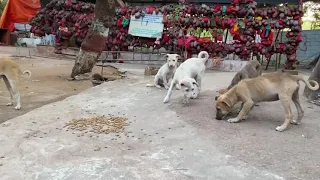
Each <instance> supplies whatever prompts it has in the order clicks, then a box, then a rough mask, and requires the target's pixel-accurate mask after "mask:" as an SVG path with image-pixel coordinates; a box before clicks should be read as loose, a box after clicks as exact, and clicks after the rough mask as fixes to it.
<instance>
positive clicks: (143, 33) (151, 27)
mask: <svg viewBox="0 0 320 180" xmlns="http://www.w3.org/2000/svg"><path fill="white" fill-rule="evenodd" d="M162 19H163V15H162V14H158V15H155V14H146V15H145V16H144V17H140V18H138V19H136V18H135V16H131V18H130V25H129V34H131V35H132V36H139V37H147V38H161V37H162V32H163V23H162Z"/></svg>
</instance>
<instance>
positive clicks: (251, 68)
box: [215, 60, 262, 100]
mask: <svg viewBox="0 0 320 180" xmlns="http://www.w3.org/2000/svg"><path fill="white" fill-rule="evenodd" d="M261 74H262V66H261V64H260V63H259V61H257V60H251V61H249V62H248V64H247V65H245V66H244V67H243V68H242V69H241V70H240V71H239V72H237V74H236V75H235V76H234V77H233V79H232V81H231V84H230V85H229V86H228V88H227V89H224V90H221V91H219V93H220V95H221V94H224V93H226V92H227V91H228V90H230V89H231V88H232V87H233V86H235V85H237V84H238V83H239V82H240V81H241V80H243V79H249V78H255V77H258V76H260V75H261ZM220 95H217V96H216V97H215V99H216V100H217V99H218V97H219V96H220Z"/></svg>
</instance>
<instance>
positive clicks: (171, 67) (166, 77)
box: [147, 54, 180, 89]
mask: <svg viewBox="0 0 320 180" xmlns="http://www.w3.org/2000/svg"><path fill="white" fill-rule="evenodd" d="M164 57H165V59H167V62H166V63H165V64H164V65H163V66H161V68H160V69H159V71H158V73H157V74H156V76H155V77H154V84H147V87H153V86H155V87H157V88H160V89H161V85H162V86H164V87H165V88H166V89H168V88H169V82H170V81H171V80H172V78H173V75H174V73H175V72H176V69H177V66H178V60H179V58H180V56H179V55H178V54H166V55H165V56H164ZM176 88H179V87H176Z"/></svg>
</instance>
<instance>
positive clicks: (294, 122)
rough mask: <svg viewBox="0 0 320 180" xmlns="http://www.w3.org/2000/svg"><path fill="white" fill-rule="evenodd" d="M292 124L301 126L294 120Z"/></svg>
mask: <svg viewBox="0 0 320 180" xmlns="http://www.w3.org/2000/svg"><path fill="white" fill-rule="evenodd" d="M290 123H291V124H293V125H299V124H300V122H297V121H296V120H292V121H290Z"/></svg>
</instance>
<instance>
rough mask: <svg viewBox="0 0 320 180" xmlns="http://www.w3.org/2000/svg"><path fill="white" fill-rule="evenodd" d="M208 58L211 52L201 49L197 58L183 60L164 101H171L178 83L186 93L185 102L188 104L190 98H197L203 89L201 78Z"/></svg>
mask: <svg viewBox="0 0 320 180" xmlns="http://www.w3.org/2000/svg"><path fill="white" fill-rule="evenodd" d="M202 56H204V57H202ZM208 59H209V54H208V53H207V52H206V51H201V52H200V53H199V55H198V57H197V58H190V59H187V60H186V61H185V62H183V63H182V64H181V65H180V66H179V67H178V68H177V70H176V72H175V74H174V77H173V79H172V82H171V85H170V88H169V90H168V93H167V96H166V97H165V98H164V101H163V102H164V103H167V102H169V101H170V98H171V95H172V89H173V87H175V86H176V85H177V84H179V85H180V87H181V89H182V91H183V93H184V100H183V103H184V104H188V103H189V99H190V98H197V97H198V96H199V94H200V91H201V80H202V77H203V74H204V72H205V70H206V65H205V64H206V62H207V60H208Z"/></svg>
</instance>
